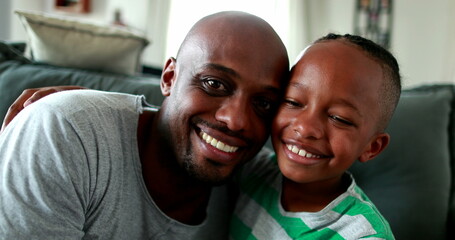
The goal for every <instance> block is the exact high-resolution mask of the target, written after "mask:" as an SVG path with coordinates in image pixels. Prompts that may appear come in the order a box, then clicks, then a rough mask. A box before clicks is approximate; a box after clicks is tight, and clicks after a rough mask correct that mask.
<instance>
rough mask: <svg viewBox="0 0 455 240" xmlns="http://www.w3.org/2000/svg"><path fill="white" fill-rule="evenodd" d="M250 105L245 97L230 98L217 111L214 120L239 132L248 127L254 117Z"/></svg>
mask: <svg viewBox="0 0 455 240" xmlns="http://www.w3.org/2000/svg"><path fill="white" fill-rule="evenodd" d="M252 114H254V112H253V109H251V104H250V103H249V102H248V100H247V99H246V98H245V97H233V96H232V97H230V98H229V99H226V100H225V101H224V102H223V103H222V105H221V107H220V108H219V109H218V110H217V112H216V115H215V118H216V119H217V120H218V121H220V122H223V123H225V124H226V126H227V127H228V128H229V129H230V130H232V131H237V132H241V131H244V130H246V129H248V128H249V127H250V124H251V121H252V118H253V117H254V116H253V115H252Z"/></svg>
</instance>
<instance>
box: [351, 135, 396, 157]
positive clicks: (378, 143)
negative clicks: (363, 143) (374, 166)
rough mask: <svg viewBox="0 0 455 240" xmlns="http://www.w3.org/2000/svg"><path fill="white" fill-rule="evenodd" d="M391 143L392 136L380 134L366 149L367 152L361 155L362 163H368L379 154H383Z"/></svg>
mask: <svg viewBox="0 0 455 240" xmlns="http://www.w3.org/2000/svg"><path fill="white" fill-rule="evenodd" d="M389 142H390V135H389V134H387V133H380V134H378V135H376V136H375V137H374V138H373V139H372V140H371V141H370V143H369V144H368V146H367V147H366V148H365V151H364V152H363V153H362V155H360V157H359V161H360V162H368V161H370V160H371V159H373V158H374V157H376V156H377V155H379V153H381V152H382V151H383V150H384V149H385V148H386V147H387V145H389Z"/></svg>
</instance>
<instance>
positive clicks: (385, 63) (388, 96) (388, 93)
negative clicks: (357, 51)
mask: <svg viewBox="0 0 455 240" xmlns="http://www.w3.org/2000/svg"><path fill="white" fill-rule="evenodd" d="M331 40H342V41H346V42H348V43H351V44H354V45H356V46H358V47H360V48H361V49H362V50H363V51H364V52H365V53H366V54H367V55H368V56H369V57H372V58H373V59H374V60H375V61H377V62H378V63H379V64H380V65H381V66H382V69H383V72H384V75H385V81H384V83H383V84H382V89H380V90H381V96H382V99H380V101H381V102H380V103H381V109H382V119H381V121H380V124H381V126H380V128H381V131H383V130H385V128H386V127H387V124H388V122H389V121H390V119H391V118H392V115H393V112H394V111H395V108H396V106H397V104H398V101H399V99H400V94H401V76H400V68H399V66H398V62H397V60H396V59H395V57H394V56H393V55H392V54H391V53H390V52H389V51H388V50H387V49H385V48H383V47H381V46H380V45H378V44H376V43H374V42H373V41H371V40H369V39H366V38H363V37H361V36H357V35H351V34H344V35H340V34H334V33H329V34H327V35H326V36H324V37H322V38H319V39H317V40H316V41H315V42H314V44H316V43H320V42H325V41H331Z"/></svg>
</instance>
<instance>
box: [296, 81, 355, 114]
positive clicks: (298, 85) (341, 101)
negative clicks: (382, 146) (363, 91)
mask: <svg viewBox="0 0 455 240" xmlns="http://www.w3.org/2000/svg"><path fill="white" fill-rule="evenodd" d="M289 85H290V86H293V87H296V88H299V89H302V90H308V89H307V87H306V85H305V84H302V83H300V82H290V83H289ZM335 103H336V104H339V105H343V106H346V107H348V108H350V109H352V110H354V111H355V112H356V113H357V114H359V116H361V117H363V114H362V113H361V112H360V111H359V109H358V108H357V107H356V106H355V105H354V104H353V103H352V102H351V101H348V100H346V99H343V98H339V99H337V100H336V101H335Z"/></svg>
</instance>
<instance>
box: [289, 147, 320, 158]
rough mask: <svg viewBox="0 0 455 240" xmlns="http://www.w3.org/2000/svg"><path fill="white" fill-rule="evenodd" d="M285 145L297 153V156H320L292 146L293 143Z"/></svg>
mask: <svg viewBox="0 0 455 240" xmlns="http://www.w3.org/2000/svg"><path fill="white" fill-rule="evenodd" d="M286 147H287V148H288V149H289V151H291V152H293V153H295V154H298V155H299V156H302V157H307V158H320V157H321V156H318V155H314V154H311V153H309V152H307V151H305V150H303V149H299V148H298V147H296V146H293V145H286Z"/></svg>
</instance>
